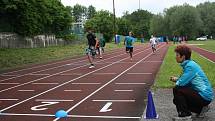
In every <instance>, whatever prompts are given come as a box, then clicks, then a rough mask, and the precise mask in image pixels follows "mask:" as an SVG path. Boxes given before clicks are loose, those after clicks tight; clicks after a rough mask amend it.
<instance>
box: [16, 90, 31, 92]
mask: <svg viewBox="0 0 215 121" xmlns="http://www.w3.org/2000/svg"><path fill="white" fill-rule="evenodd" d="M18 91H19V92H34V91H35V90H18Z"/></svg>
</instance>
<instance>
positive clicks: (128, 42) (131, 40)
mask: <svg viewBox="0 0 215 121" xmlns="http://www.w3.org/2000/svg"><path fill="white" fill-rule="evenodd" d="M132 35H133V33H132V32H129V36H126V37H125V40H124V45H125V47H126V53H129V54H130V60H132V53H133V48H134V46H133V43H134V38H133V37H132Z"/></svg>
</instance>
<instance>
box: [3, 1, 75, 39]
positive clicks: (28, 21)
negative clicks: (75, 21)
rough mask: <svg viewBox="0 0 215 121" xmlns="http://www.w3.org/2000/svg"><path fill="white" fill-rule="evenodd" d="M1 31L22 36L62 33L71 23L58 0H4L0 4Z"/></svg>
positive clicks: (70, 18)
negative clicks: (3, 26)
mask: <svg viewBox="0 0 215 121" xmlns="http://www.w3.org/2000/svg"><path fill="white" fill-rule="evenodd" d="M0 10H1V12H0V15H1V17H0V25H5V26H8V28H9V29H8V28H7V29H4V28H3V29H2V30H1V31H8V32H16V33H18V34H20V35H23V36H34V35H37V34H46V33H54V34H62V33H63V32H64V31H67V30H68V29H69V27H70V26H71V23H72V17H71V15H70V12H69V11H68V10H67V9H66V8H65V7H64V6H63V5H62V4H61V2H59V1H58V0H48V1H47V0H45V1H44V0H11V1H9V0H4V1H1V4H0Z"/></svg>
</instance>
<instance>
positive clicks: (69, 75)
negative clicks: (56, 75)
mask: <svg viewBox="0 0 215 121" xmlns="http://www.w3.org/2000/svg"><path fill="white" fill-rule="evenodd" d="M60 75H61V76H72V75H83V74H82V73H71V74H60Z"/></svg>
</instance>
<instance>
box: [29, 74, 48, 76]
mask: <svg viewBox="0 0 215 121" xmlns="http://www.w3.org/2000/svg"><path fill="white" fill-rule="evenodd" d="M28 75H35V76H49V75H50V74H33V73H30V74H28Z"/></svg>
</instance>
